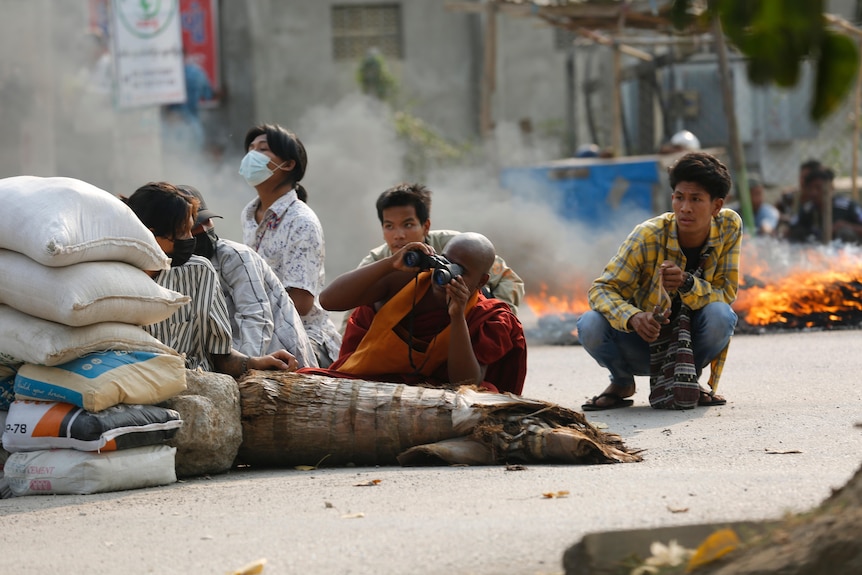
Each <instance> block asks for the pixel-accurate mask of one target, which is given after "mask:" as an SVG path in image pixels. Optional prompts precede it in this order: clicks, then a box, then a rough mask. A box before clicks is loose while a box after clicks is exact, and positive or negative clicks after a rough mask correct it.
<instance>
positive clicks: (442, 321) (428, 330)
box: [299, 293, 527, 395]
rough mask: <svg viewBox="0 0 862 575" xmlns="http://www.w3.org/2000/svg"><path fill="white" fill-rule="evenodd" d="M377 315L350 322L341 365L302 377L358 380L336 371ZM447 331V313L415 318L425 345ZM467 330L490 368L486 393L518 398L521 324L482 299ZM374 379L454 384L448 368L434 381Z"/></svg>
mask: <svg viewBox="0 0 862 575" xmlns="http://www.w3.org/2000/svg"><path fill="white" fill-rule="evenodd" d="M374 315H375V311H374V308H373V307H372V306H362V307H358V308H356V309H355V310H354V311H353V314H352V315H351V316H350V319H349V320H348V322H347V328H346V329H345V331H344V338H343V340H342V343H341V351H340V353H339V355H338V359H336V360H335V362H334V363H333V364H332V365H331V366H330V367H329V369H322V368H313V367H306V368H302V369H300V370H299V372H300V373H312V374H318V375H328V376H331V377H345V378H356V377H357V376H355V375H352V374H348V373H343V372H340V371H338V368H339V367H340V366H341V365H343V364H344V362H345V361H346V360H347V358H349V357H350V356H351V354H353V352H354V351H356V348H357V346H358V345H359V343H360V342H361V341H362V338H363V337H365V334H366V333H367V332H368V329H369V327H370V326H371V322H372V321H373V320H374ZM447 325H449V314H448V312H447V310H446V309H440V310H434V311H433V312H427V313H425V314H422V315H419V316H416V317H414V319H413V335H414V337H416V338H418V339H424V340H427V339H430V337H433V336H434V335H435V334H436V333H438V332H440V331H441V330H442V329H444V328H445V327H446V326H447ZM467 328H468V330H469V332H470V341H471V342H473V353H475V354H476V360H477V361H478V362H479V364H480V365H485V366H487V369H486V371H485V380H484V381H483V382H482V387H484V388H487V389H488V390H490V391H500V392H510V393H514V394H517V395H520V394H521V390H522V389H523V388H524V379H525V378H526V377H527V340H526V338H525V337H524V328H523V327H522V326H521V322H520V321H519V320H518V318H517V317H516V316H515V314H513V313H512V311H511V309H509V306H508V305H507V304H506V303H504V302H503V301H501V300H498V299H488V298H486V297H485V296H483V295H482V294H481V293H480V294H479V299H478V301H477V302H476V305H475V306H474V307H473V309H472V310H470V312H469V313H468V314H467ZM374 379H375V380H376V381H389V382H393V383H407V384H417V383H430V384H435V385H442V384H448V383H450V382H449V372H448V365H447V364H446V363H445V362H444V363H443V364H442V365H440V366H439V367H438V368H437V369H436V370H435V371H434V373H433V374H432V376H431V377H430V378H429V377H426V376H423V375H422V374H388V375H384V376H382V377H381V376H375V377H374Z"/></svg>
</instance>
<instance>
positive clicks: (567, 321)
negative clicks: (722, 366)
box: [526, 238, 862, 345]
mask: <svg viewBox="0 0 862 575" xmlns="http://www.w3.org/2000/svg"><path fill="white" fill-rule="evenodd" d="M740 266H741V268H742V271H741V274H740V281H739V292H738V293H737V299H736V302H734V304H733V309H734V311H736V313H737V315H738V316H739V323H738V324H737V328H736V333H738V334H760V333H766V332H776V331H782V330H802V329H858V328H859V327H860V325H862V250H860V248H859V246H853V245H845V244H840V243H834V244H832V245H829V246H799V245H791V244H787V243H785V242H781V241H778V240H774V239H768V238H746V239H745V241H744V242H743V247H742V254H741V257H740ZM593 273H594V274H595V275H598V271H595V272H593ZM572 285H575V286H576V287H577V290H576V291H572V293H573V294H574V295H571V296H568V295H560V294H562V293H565V289H563V288H561V286H560V285H559V284H557V285H556V286H555V287H554V289H553V290H551V289H549V287H548V286H547V285H546V284H542V285H541V288H540V290H539V293H538V294H536V295H532V294H528V295H527V297H526V300H527V305H529V306H530V309H531V310H532V311H533V312H534V313H535V314H536V315H537V316H538V321H537V325H536V326H535V327H532V328H530V329H527V330H526V333H527V338H528V339H529V341H530V342H532V343H539V344H550V345H576V344H578V343H579V341H578V336H577V319H578V317H580V315H581V314H582V313H584V312H585V311H587V310H588V309H589V301H588V300H587V290H588V289H589V282H586V285H585V282H584V280H580V281H577V282H575V283H574V284H572Z"/></svg>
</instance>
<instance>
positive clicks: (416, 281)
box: [301, 232, 527, 394]
mask: <svg viewBox="0 0 862 575" xmlns="http://www.w3.org/2000/svg"><path fill="white" fill-rule="evenodd" d="M495 257H496V254H495V251H494V245H493V244H492V243H491V242H490V240H488V238H486V237H485V236H483V235H481V234H477V233H472V232H468V233H462V234H458V235H457V236H455V237H454V238H452V239H451V240H450V241H449V243H448V244H447V245H446V251H445V252H444V253H443V255H442V256H439V255H437V254H436V253H435V251H434V248H433V247H431V246H430V245H428V244H426V243H424V242H410V243H408V244H407V245H405V246H404V247H402V248H401V249H399V250H398V251H396V252H395V253H394V254H392V255H390V256H389V257H386V258H384V259H381V260H378V261H376V262H374V263H372V264H370V265H367V266H363V267H360V268H357V269H355V270H352V271H349V272H347V273H344V274H342V275H340V276H339V277H337V278H335V280H333V281H332V283H331V284H330V285H329V286H328V287H326V288H325V289H324V290H323V291H322V292H321V294H320V303H321V305H322V306H323V307H324V308H325V309H327V310H330V311H344V310H349V309H353V308H357V309H356V311H355V312H354V313H353V315H352V316H351V318H350V322H349V323H348V325H347V329H346V331H345V333H344V339H343V343H342V346H341V353H340V354H339V357H338V359H337V360H336V361H335V363H333V364H332V366H331V368H330V369H326V370H324V369H315V368H306V369H303V370H301V371H302V372H305V373H317V374H323V375H329V376H333V377H356V378H363V379H370V380H375V381H390V382H396V383H408V384H423V383H425V384H432V385H453V386H455V385H476V386H478V387H481V388H483V389H487V390H489V391H500V392H511V393H515V394H520V393H521V390H522V389H523V386H524V379H525V378H526V374H527V345H526V340H525V338H524V330H523V328H522V327H521V323H520V322H519V321H518V318H517V317H516V316H515V315H514V314H513V313H512V311H511V309H510V308H509V306H508V305H507V304H506V303H504V302H502V301H501V300H498V299H489V298H486V297H485V296H484V295H483V294H482V293H481V288H482V286H483V285H485V283H486V282H487V281H488V276H489V274H488V270H489V269H490V268H491V266H492V264H493V263H494V258H495Z"/></svg>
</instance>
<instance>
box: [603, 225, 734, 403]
mask: <svg viewBox="0 0 862 575" xmlns="http://www.w3.org/2000/svg"><path fill="white" fill-rule="evenodd" d="M741 243H742V219H741V218H740V217H739V215H738V214H737V213H736V212H734V211H733V210H728V209H723V210H721V211H720V212H719V213H718V215H717V216H716V217H714V218H713V219H712V224H711V226H710V231H709V238H708V239H707V240H706V243H705V244H704V248H706V247H711V248H712V250H713V253H712V255H711V256H710V257H709V259H707V261H706V264H705V265H704V269H703V277H701V278H695V280H694V286H693V287H692V289H691V291H689V292H688V293H684V294H682V293H681V294H679V295H680V297H681V298H682V301H683V303H685V304H686V305H687V306H689V307H690V308H691V309H692V310H698V309H701V308H703V307H705V306H706V305H707V304H709V303H712V302H724V303H726V304H728V305H730V304H731V303H733V301H734V300H735V299H736V291H737V289H738V287H739V249H740V245H741ZM665 260H670V261H672V262H675V263H676V264H677V265H678V266H679V267H681V268H682V269H685V267H686V257H685V255H684V254H683V252H682V250H681V249H680V247H679V239H678V236H677V227H676V216H675V215H674V214H673V213H670V212H669V213H666V214H662V215H660V216H657V217H654V218H652V219H649V220H647V221H645V222H643V223H642V224H640V225H638V226H637V227H636V228H635V229H634V230H633V231H632V233H631V234H629V236H628V238H626V240H625V241H624V242H623V244H622V245H621V246H620V249H619V251H618V252H617V254H616V255H615V256H614V257H613V258H611V261H610V262H608V265H607V266H606V267H605V270H604V272H602V275H601V276H600V277H599V278H597V279H596V280H595V281H594V282H593V285H592V287H590V292H589V297H590V307H592V309H594V310H595V311H597V312H599V313H601V314H602V315H603V316H605V317H606V318H607V319H608V322H610V324H611V326H612V327H613V328H614V329H617V330H619V331H626V332H628V331H631V330H630V329H629V327H628V322H629V319H631V317H632V316H633V315H635V314H636V313H639V312H642V311H651V310H652V309H653V308H654V307H655V306H656V305H658V303H659V282H660V281H661V276H660V275H659V266H660V265H661V263H662V262H663V261H665ZM669 295H671V297H673V295H674V294H669ZM726 358H727V348H726V347H725V348H724V350H722V352H721V353H720V354H719V355H718V357H716V358H715V359H714V360H713V361H712V364H711V365H710V377H709V385H710V387H711V388H712V389H716V388H717V387H718V380H719V377H720V376H721V370H722V369H723V368H724V361H725V359H726Z"/></svg>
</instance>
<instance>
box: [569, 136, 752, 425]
mask: <svg viewBox="0 0 862 575" xmlns="http://www.w3.org/2000/svg"><path fill="white" fill-rule="evenodd" d="M668 175H669V182H670V187H671V190H672V194H671V203H672V206H673V212H670V213H665V214H662V215H660V216H656V217H654V218H651V219H649V220H647V221H645V222H643V223H641V224H640V225H638V226H637V227H636V228H635V229H634V230H633V231H632V232H631V233H630V234H629V236H628V238H626V240H625V241H624V242H623V243H622V245H621V246H620V248H619V250H618V251H617V253H616V255H615V256H614V257H613V258H612V259H611V260H610V262H608V264H607V266H606V267H605V270H604V272H602V275H601V276H600V277H599V278H598V279H596V280H595V281H594V282H593V285H592V287H591V288H590V290H589V299H590V307H591V310H590V311H588V312H586V313H584V314H583V315H581V317H580V318H578V338H579V339H580V341H581V344H582V345H583V347H584V349H585V350H586V351H587V353H589V354H590V355H591V356H592V357H593V358H594V359H595V360H596V361H597V362H598V364H599V365H601V366H602V367H605V368H607V369H608V371H609V372H610V385H609V386H608V387H606V388H605V390H604V391H602V392H601V393H600V394H599V395H596V396H594V397H593V398H592V399H591V400H589V401H588V402H587V403H585V404H583V405H582V406H581V407H582V409H584V410H585V411H598V410H605V409H616V408H620V407H628V406H630V405H632V404H633V403H634V402H633V400H631V399H628V398H629V397H631V396H632V395H634V393H635V378H634V376H636V375H650V376H652V375H654V374H653V372H652V367H651V365H652V364H653V359H654V358H653V356H652V354H653V351H654V350H653V349H652V347H651V344H652V343H653V342H656V341H657V340H658V339H659V336H660V335H661V334H662V332H663V330H662V328H663V326H665V325H666V324H667V325H673V322H675V321H678V318H679V310H680V309H681V306H682V304H685V306H686V307H687V308H690V309H691V310H692V314H691V325H690V339H691V349H692V353H693V362H694V365H693V369H692V371H693V372H694V373H692V374H691V376H693V377H694V378H695V381H696V380H697V379H698V378H699V377H700V373H701V370H702V369H703V367H705V366H706V365H707V364H711V373H710V382H709V383H710V388H711V389H710V390H709V391H706V390H703V389H702V388H701V392H700V397H699V400H698V404H699V405H723V404H724V403H726V400H725V399H724V398H722V397H720V396H718V395H715V389H716V387H717V386H718V380H719V377H720V376H721V370H722V368H723V367H724V361H725V358H726V356H727V348H728V345H729V343H730V338H731V336H732V335H733V330H734V328H735V327H736V320H737V317H736V314H735V313H734V311H733V309H731V307H730V304H731V303H732V302H733V301H734V300H735V299H736V293H737V290H738V287H739V251H740V246H741V244H742V220H741V218H740V217H739V214H737V213H736V212H734V211H733V210H728V209H722V206H723V204H724V198H725V197H727V194H728V192H729V191H730V185H731V180H730V175H729V173H728V171H727V168H726V167H725V166H724V164H722V163H721V162H720V161H718V159H716V158H715V157H714V156H712V155H710V154H707V153H705V152H690V153H688V154H685V155H683V156H682V157H680V158H679V159H678V160H677V161H676V162H675V163H674V164H673V165H672V166H671V167H670V169H669V174H668ZM704 255H706V257H705V261H704ZM700 268H702V276H701V277H697V274H696V272H697V271H698V269H700Z"/></svg>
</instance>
